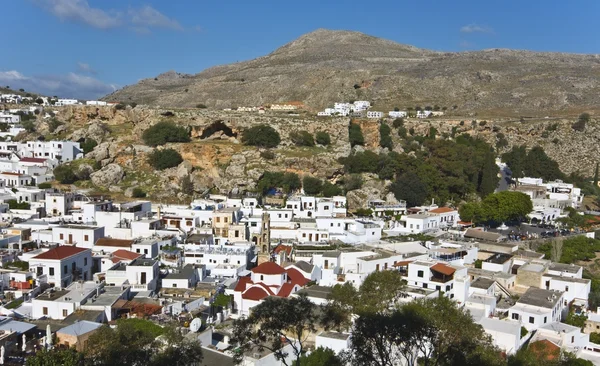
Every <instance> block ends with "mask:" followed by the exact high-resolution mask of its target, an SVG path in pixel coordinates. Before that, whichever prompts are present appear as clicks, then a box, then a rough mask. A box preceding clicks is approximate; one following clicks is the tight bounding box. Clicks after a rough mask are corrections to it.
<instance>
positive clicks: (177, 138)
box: [142, 121, 190, 146]
mask: <svg viewBox="0 0 600 366" xmlns="http://www.w3.org/2000/svg"><path fill="white" fill-rule="evenodd" d="M142 138H143V139H144V142H145V143H146V145H148V146H159V145H164V144H166V143H167V142H189V141H190V136H189V133H188V130H187V128H185V127H182V126H177V125H176V124H175V123H174V122H170V121H162V122H158V123H157V124H155V125H154V126H152V127H150V128H148V129H147V130H146V131H144V133H143V134H142Z"/></svg>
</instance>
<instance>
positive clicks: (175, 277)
mask: <svg viewBox="0 0 600 366" xmlns="http://www.w3.org/2000/svg"><path fill="white" fill-rule="evenodd" d="M199 270H200V274H199ZM202 270H203V268H202V267H200V268H196V267H195V266H194V265H191V264H187V265H185V266H184V267H183V268H181V269H176V270H174V271H173V272H170V273H169V274H167V275H166V277H165V278H163V279H162V287H163V288H194V287H195V286H196V284H197V283H198V281H200V280H202V278H201V273H202Z"/></svg>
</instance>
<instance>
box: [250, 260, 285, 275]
mask: <svg viewBox="0 0 600 366" xmlns="http://www.w3.org/2000/svg"><path fill="white" fill-rule="evenodd" d="M252 272H254V273H260V274H266V275H276V274H283V273H285V269H283V268H282V267H281V266H280V265H278V264H277V263H274V262H265V263H262V264H260V265H259V266H258V267H255V268H252Z"/></svg>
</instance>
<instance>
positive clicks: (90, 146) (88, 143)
mask: <svg viewBox="0 0 600 366" xmlns="http://www.w3.org/2000/svg"><path fill="white" fill-rule="evenodd" d="M96 146H98V143H97V142H96V140H94V139H85V141H84V142H82V143H81V149H82V150H83V153H84V154H87V153H89V152H91V151H92V150H94V148H95V147H96Z"/></svg>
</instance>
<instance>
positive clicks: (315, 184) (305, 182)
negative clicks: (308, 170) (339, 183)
mask: <svg viewBox="0 0 600 366" xmlns="http://www.w3.org/2000/svg"><path fill="white" fill-rule="evenodd" d="M302 188H304V193H306V194H308V195H316V194H319V193H321V190H322V189H323V182H322V181H321V180H320V179H319V178H315V177H311V176H308V175H307V176H305V177H304V179H302Z"/></svg>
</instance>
